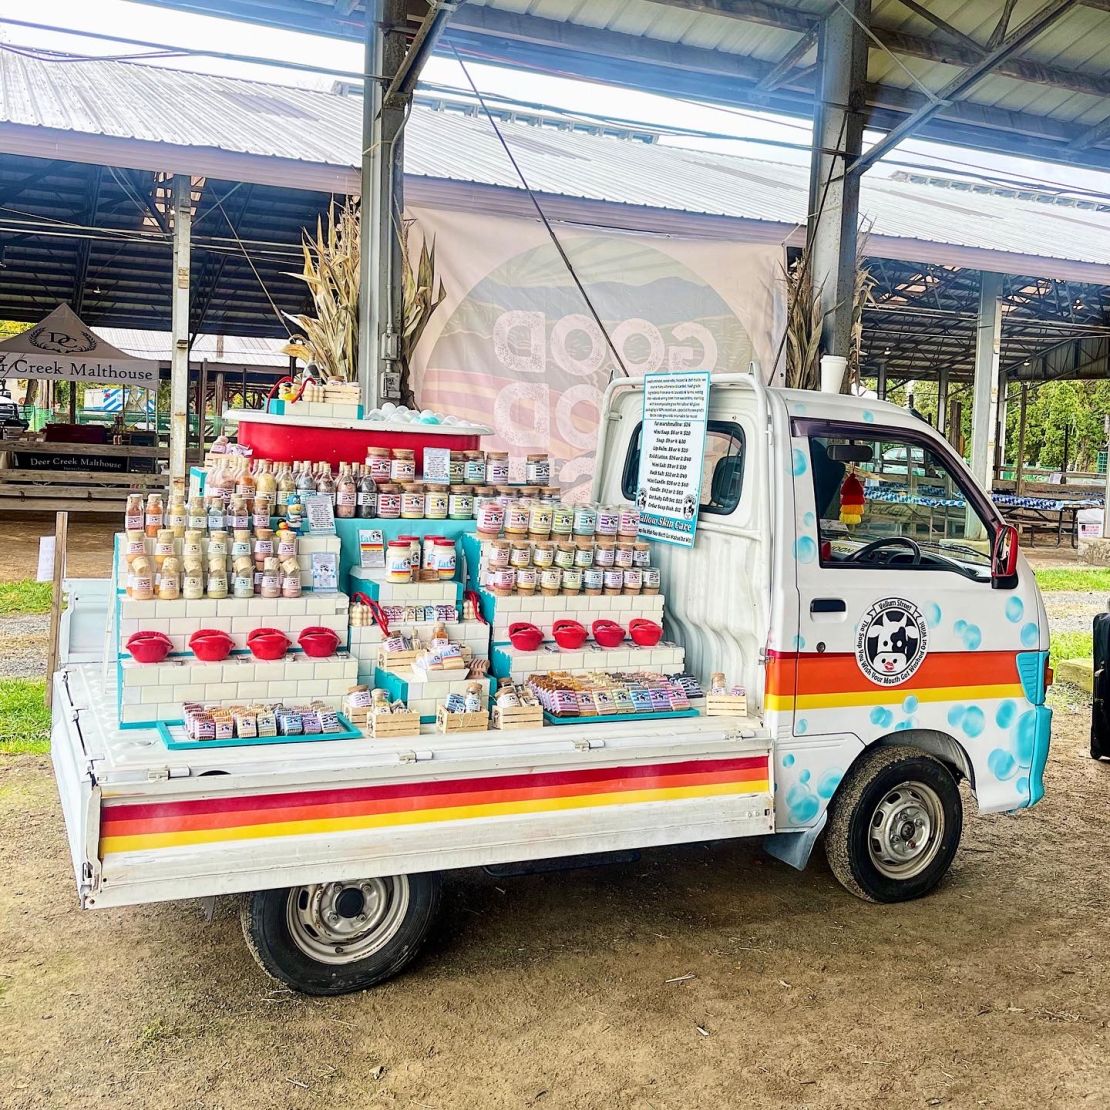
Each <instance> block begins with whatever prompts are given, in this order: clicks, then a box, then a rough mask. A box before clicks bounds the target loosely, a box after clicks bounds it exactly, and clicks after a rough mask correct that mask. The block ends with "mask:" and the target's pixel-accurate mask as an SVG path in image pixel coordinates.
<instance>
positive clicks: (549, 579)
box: [540, 567, 563, 597]
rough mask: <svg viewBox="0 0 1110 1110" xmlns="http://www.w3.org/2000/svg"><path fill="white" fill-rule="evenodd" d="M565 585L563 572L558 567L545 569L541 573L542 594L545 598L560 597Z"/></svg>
mask: <svg viewBox="0 0 1110 1110" xmlns="http://www.w3.org/2000/svg"><path fill="white" fill-rule="evenodd" d="M562 585H563V572H562V571H561V570H560V569H559V568H558V567H544V568H543V570H541V571H540V592H541V593H543V595H544V596H545V597H558V596H559V590H560V589H562Z"/></svg>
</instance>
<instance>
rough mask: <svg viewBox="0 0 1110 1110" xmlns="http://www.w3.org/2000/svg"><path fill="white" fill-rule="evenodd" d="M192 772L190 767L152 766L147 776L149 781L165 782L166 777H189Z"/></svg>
mask: <svg viewBox="0 0 1110 1110" xmlns="http://www.w3.org/2000/svg"><path fill="white" fill-rule="evenodd" d="M192 773H193V772H192V770H191V769H190V768H189V767H182V766H177V767H152V768H151V769H150V770H149V771H147V773H146V777H147V780H148V781H149V782H165V781H166V779H187V778H188V777H189V776H190V775H191V774H192Z"/></svg>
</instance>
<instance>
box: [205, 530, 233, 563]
mask: <svg viewBox="0 0 1110 1110" xmlns="http://www.w3.org/2000/svg"><path fill="white" fill-rule="evenodd" d="M227 552H228V546H227V533H226V532H212V533H211V534H210V535H209V537H208V551H207V556H208V562H209V565H211V564H212V563H218V562H221V561H222V560H226V559H227Z"/></svg>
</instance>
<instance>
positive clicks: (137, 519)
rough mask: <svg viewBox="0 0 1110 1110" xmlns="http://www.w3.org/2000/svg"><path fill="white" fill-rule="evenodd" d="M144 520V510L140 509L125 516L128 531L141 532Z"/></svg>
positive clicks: (125, 525)
mask: <svg viewBox="0 0 1110 1110" xmlns="http://www.w3.org/2000/svg"><path fill="white" fill-rule="evenodd" d="M144 522H145V518H144V517H143V511H142V509H140V510H139V511H138V512H137V513H128V514H127V516H126V517H125V518H124V527H125V529H126V531H128V532H141V531H142V530H143V524H144ZM202 527H203V525H202Z"/></svg>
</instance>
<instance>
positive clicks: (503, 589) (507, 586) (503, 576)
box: [486, 567, 516, 597]
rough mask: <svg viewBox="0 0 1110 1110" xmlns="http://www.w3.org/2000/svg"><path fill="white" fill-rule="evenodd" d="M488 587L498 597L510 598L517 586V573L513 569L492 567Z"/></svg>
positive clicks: (487, 581) (487, 580) (488, 577)
mask: <svg viewBox="0 0 1110 1110" xmlns="http://www.w3.org/2000/svg"><path fill="white" fill-rule="evenodd" d="M486 585H487V586H488V587H489V590H490V592H491V593H494V594H496V595H497V596H498V597H508V596H509V594H511V593H512V592H513V589H514V588H515V586H516V571H515V570H513V568H512V567H491V568H490V571H489V574H488V575H487V578H486Z"/></svg>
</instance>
